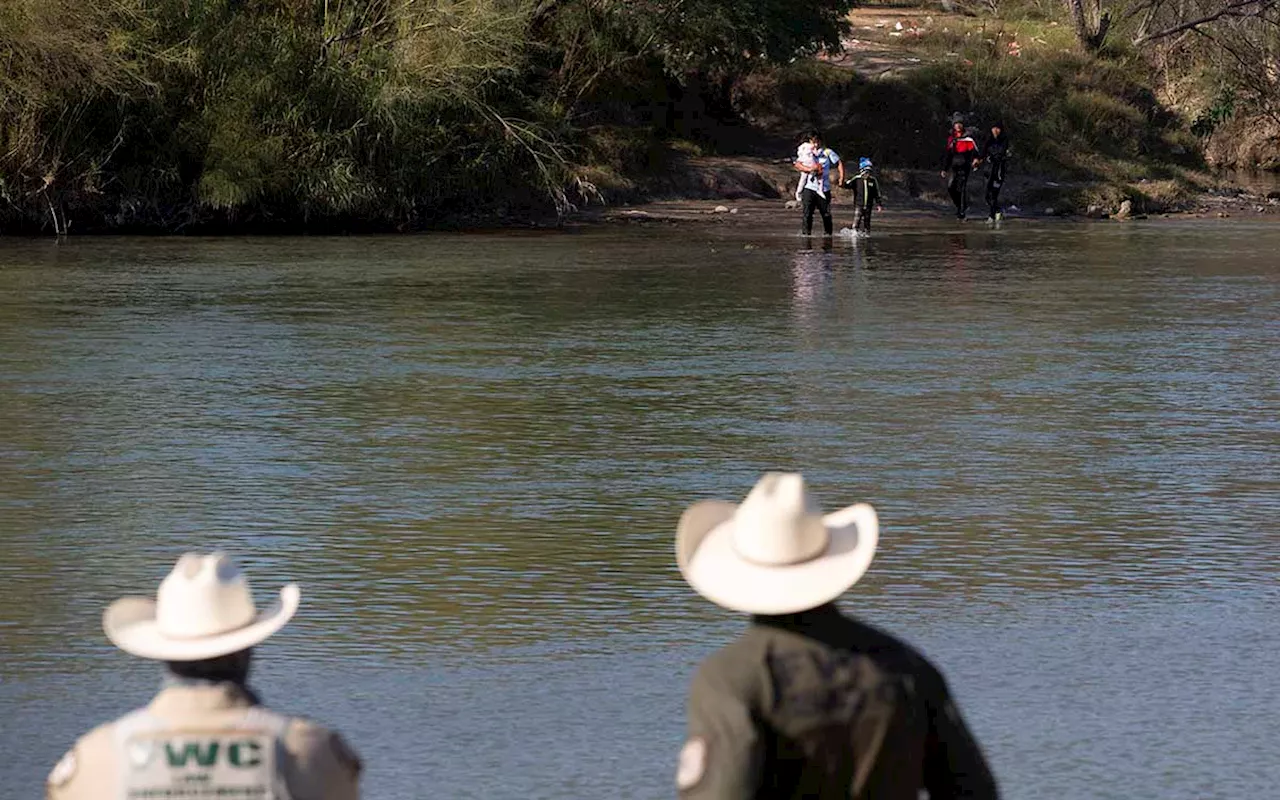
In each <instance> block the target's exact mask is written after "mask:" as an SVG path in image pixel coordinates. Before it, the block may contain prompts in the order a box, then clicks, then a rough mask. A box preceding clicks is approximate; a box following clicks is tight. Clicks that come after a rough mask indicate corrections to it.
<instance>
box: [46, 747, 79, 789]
mask: <svg viewBox="0 0 1280 800" xmlns="http://www.w3.org/2000/svg"><path fill="white" fill-rule="evenodd" d="M75 774H76V751H75V750H68V751H67V754H66V755H65V756H63V757H62V758H61V760H59V761H58V763H57V764H54V765H53V769H52V770H50V771H49V785H50V786H53V787H59V786H64V785H66V783H67V781H69V780H71V776H73V775H75Z"/></svg>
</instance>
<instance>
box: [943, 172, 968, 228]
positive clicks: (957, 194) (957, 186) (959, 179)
mask: <svg viewBox="0 0 1280 800" xmlns="http://www.w3.org/2000/svg"><path fill="white" fill-rule="evenodd" d="M947 194H949V195H951V202H953V203H955V204H956V216H957V217H960V218H961V219H963V218H964V216H965V215H966V214H968V213H969V168H968V167H964V168H962V169H952V170H951V181H950V182H949V183H948V184H947Z"/></svg>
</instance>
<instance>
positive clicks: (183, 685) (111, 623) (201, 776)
mask: <svg viewBox="0 0 1280 800" xmlns="http://www.w3.org/2000/svg"><path fill="white" fill-rule="evenodd" d="M299 600H300V593H299V591H298V587H297V586H294V585H293V584H289V585H288V586H285V587H284V588H283V589H281V590H280V600H279V603H277V604H276V605H275V606H273V607H272V608H271V609H270V610H268V611H265V612H259V611H258V610H257V609H256V608H255V607H254V604H253V595H252V594H251V592H250V590H249V584H248V581H247V580H246V579H245V576H244V575H243V574H242V573H241V572H240V570H239V569H238V568H237V567H236V565H235V564H234V563H233V562H232V561H231V560H230V559H229V558H227V557H226V556H224V555H222V554H219V553H214V554H212V555H204V556H201V555H195V554H191V553H188V554H187V555H184V556H183V557H182V558H181V559H179V560H178V563H177V566H175V567H174V569H173V572H171V573H170V574H169V576H168V577H167V578H165V579H164V582H163V583H161V584H160V590H159V592H157V594H156V598H155V599H154V600H152V599H151V598H143V597H126V598H123V599H121V600H117V601H116V602H115V603H113V604H111V606H110V607H109V608H108V609H107V610H106V613H105V614H104V615H103V628H104V629H105V631H106V634H107V638H108V639H110V640H111V641H112V642H113V643H114V644H115V645H116V646H117V647H119V648H120V649H121V650H124V651H125V652H126V653H130V654H132V655H135V656H140V657H142V658H148V659H153V660H156V661H162V662H165V665H166V675H165V682H164V686H163V688H162V689H161V690H160V693H159V694H158V695H156V696H155V698H154V699H153V700H152V701H151V703H150V704H149V705H148V706H147V707H146V708H143V709H139V710H137V711H134V712H133V713H131V714H127V715H125V716H123V717H121V718H120V719H118V720H116V721H115V722H112V723H110V724H107V725H102V726H100V727H98V728H96V729H94V730H93V731H91V732H90V733H88V734H87V735H85V736H83V737H82V738H81V739H80V740H79V741H78V742H76V744H75V747H73V748H72V749H71V751H70V752H68V753H67V754H66V755H65V756H63V757H62V760H61V761H59V762H58V764H57V766H55V767H54V768H53V771H52V772H51V773H50V774H49V779H48V782H47V784H46V796H47V797H48V798H51V800H90V798H92V799H93V800H100V798H104V797H111V798H117V797H118V798H137V799H139V800H140V799H141V798H164V797H169V798H178V797H182V798H215V797H258V798H277V800H313V798H314V799H315V800H354V799H355V798H358V797H359V794H360V793H359V788H358V782H359V775H360V759H359V758H358V757H357V756H356V754H355V753H354V752H353V751H352V750H351V748H350V747H348V746H347V744H346V743H345V742H344V741H343V740H342V738H341V737H340V736H339V735H338V734H337V733H335V732H333V731H330V730H328V729H327V728H323V727H321V726H319V725H317V724H315V723H313V722H309V721H307V720H305V719H300V718H297V717H286V716H282V715H280V714H277V713H275V712H272V711H268V710H267V709H266V708H264V707H263V706H262V704H261V702H260V701H259V699H258V696H257V695H256V694H254V692H253V690H251V689H250V688H249V687H248V685H247V684H246V681H247V679H248V676H249V664H250V660H251V657H250V654H251V652H252V651H251V649H250V648H252V647H253V646H254V645H256V644H258V643H260V642H262V641H263V640H265V639H266V638H267V637H269V636H270V635H271V634H273V633H275V632H276V631H278V630H279V629H280V628H282V627H284V625H285V623H286V622H288V621H289V619H290V618H291V617H292V616H293V615H294V613H295V612H296V611H297V609H298V603H299Z"/></svg>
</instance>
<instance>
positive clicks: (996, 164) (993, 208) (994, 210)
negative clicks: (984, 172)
mask: <svg viewBox="0 0 1280 800" xmlns="http://www.w3.org/2000/svg"><path fill="white" fill-rule="evenodd" d="M1003 186H1004V162H1003V161H993V162H991V174H989V175H988V176H987V208H988V209H989V210H988V212H987V213H988V214H989V215H991V216H992V217H994V216H995V215H996V214H999V213H1001V212H1002V211H1003V209H1002V208H1000V189H1001V187H1003Z"/></svg>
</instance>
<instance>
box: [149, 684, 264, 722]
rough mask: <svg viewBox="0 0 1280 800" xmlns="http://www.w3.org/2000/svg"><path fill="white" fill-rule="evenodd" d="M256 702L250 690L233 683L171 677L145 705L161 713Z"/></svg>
mask: <svg viewBox="0 0 1280 800" xmlns="http://www.w3.org/2000/svg"><path fill="white" fill-rule="evenodd" d="M255 705H258V698H257V697H255V696H254V694H253V692H251V691H250V690H249V689H246V688H245V687H243V686H239V685H237V684H234V683H227V682H220V683H214V682H209V681H183V680H175V679H172V678H170V679H169V680H167V681H166V682H165V686H164V688H163V689H161V690H160V693H159V694H157V695H156V696H155V697H154V698H152V700H151V704H150V706H148V709H149V710H150V711H151V712H152V713H154V714H159V715H161V716H167V715H170V714H173V713H181V712H184V711H218V710H221V709H229V708H248V707H250V706H255Z"/></svg>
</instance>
